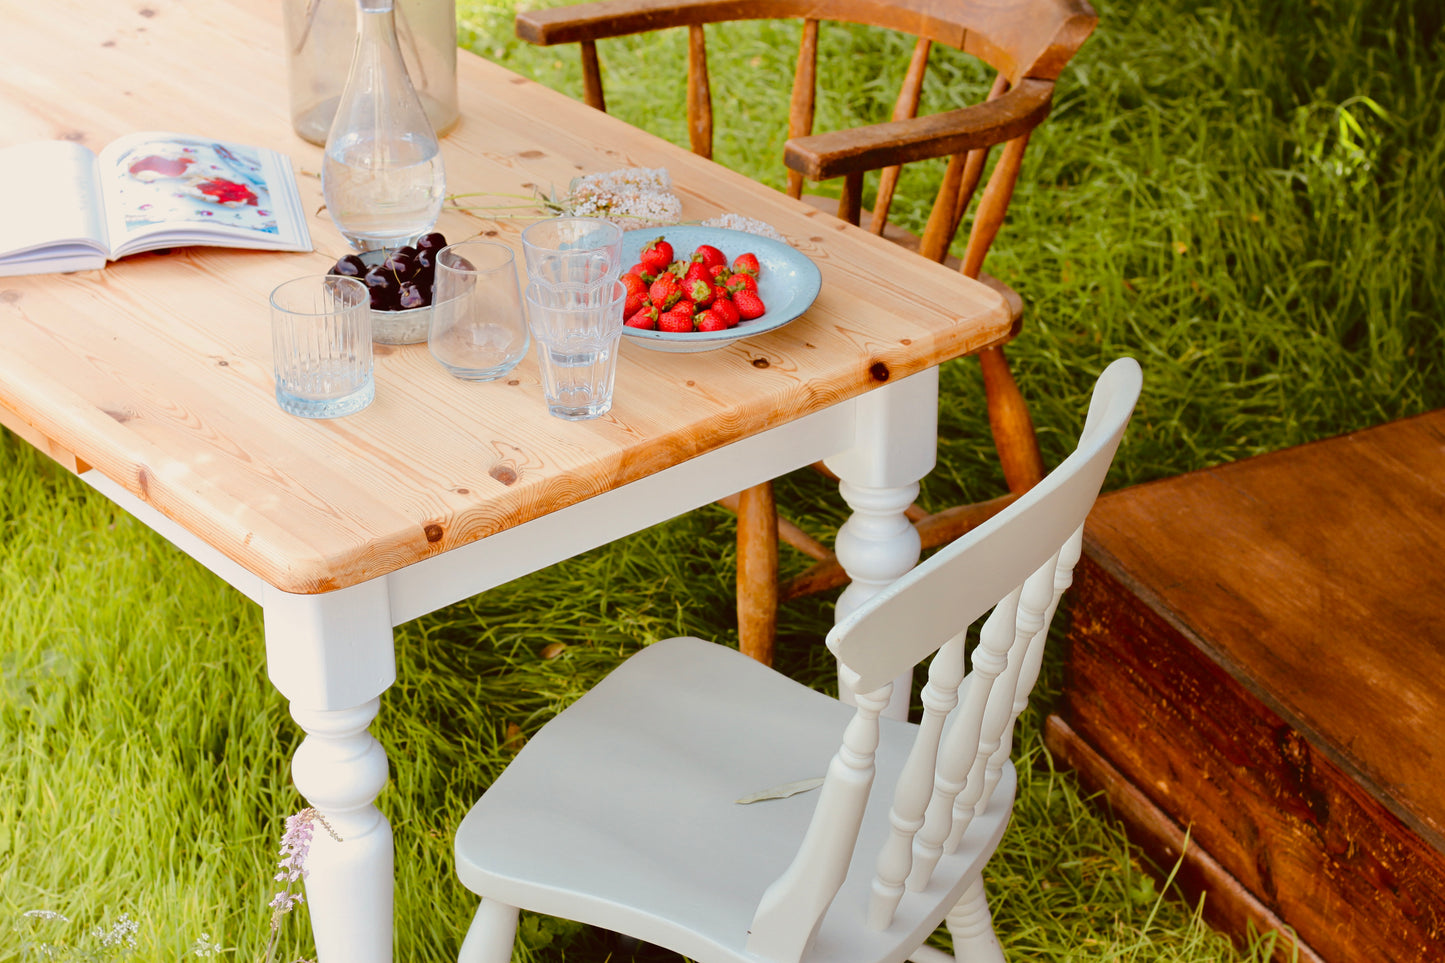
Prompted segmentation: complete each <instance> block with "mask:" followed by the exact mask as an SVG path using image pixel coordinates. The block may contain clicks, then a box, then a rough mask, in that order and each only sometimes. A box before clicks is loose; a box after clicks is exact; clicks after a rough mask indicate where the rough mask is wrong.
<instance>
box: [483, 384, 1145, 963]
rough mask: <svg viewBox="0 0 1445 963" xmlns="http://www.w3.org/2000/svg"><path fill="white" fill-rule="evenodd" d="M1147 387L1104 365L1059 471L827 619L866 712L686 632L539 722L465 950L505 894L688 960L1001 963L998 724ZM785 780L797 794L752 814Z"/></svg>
mask: <svg viewBox="0 0 1445 963" xmlns="http://www.w3.org/2000/svg"><path fill="white" fill-rule="evenodd" d="M1141 380H1142V379H1141V375H1140V371H1139V366H1138V365H1137V364H1136V363H1135V362H1134V361H1133V360H1132V359H1128V358H1125V359H1121V360H1119V361H1116V362H1115V363H1114V364H1113V365H1111V366H1110V367H1109V368H1108V369H1107V370H1106V371H1105V372H1104V374H1103V376H1102V377H1101V378H1100V379H1099V383H1098V385H1097V386H1096V388H1095V392H1094V399H1093V402H1092V404H1091V405H1090V409H1089V415H1088V419H1087V421H1086V423H1085V426H1084V431H1083V434H1082V437H1081V439H1080V442H1079V446H1078V449H1077V450H1076V451H1075V452H1074V453H1073V454H1072V455H1070V456H1069V457H1068V458H1067V459H1066V460H1065V461H1064V462H1063V464H1062V465H1060V466H1059V468H1058V469H1057V470H1055V471H1054V472H1053V473H1052V474H1051V475H1049V476H1048V477H1047V478H1046V479H1044V480H1043V481H1042V482H1041V483H1039V484H1038V485H1036V486H1035V487H1034V488H1033V489H1031V490H1030V491H1029V492H1028V493H1026V494H1025V495H1023V496H1021V497H1020V498H1019V499H1018V500H1017V501H1015V502H1014V504H1012V505H1011V506H1009V507H1008V508H1007V509H1005V510H1004V511H1003V512H1001V513H1000V514H998V515H996V516H994V517H993V518H991V519H989V520H988V521H986V522H984V523H983V524H982V525H980V526H978V527H977V528H975V529H973V530H972V531H971V532H969V533H968V534H967V535H965V536H964V537H963V538H962V539H960V540H959V541H956V542H954V543H953V544H952V545H949V546H947V547H946V548H944V549H942V550H940V551H939V552H938V553H937V554H935V555H934V556H933V557H932V558H930V559H929V560H928V561H926V562H924V563H923V564H922V565H920V566H919V567H918V568H916V569H914V570H913V571H912V572H910V573H909V574H907V575H905V576H904V577H903V578H901V579H899V580H898V581H897V582H896V583H895V584H894V585H892V586H890V587H889V588H888V589H886V590H884V591H883V592H881V593H879V594H878V595H876V596H874V597H873V598H871V599H869V600H868V601H867V602H865V603H864V605H863V606H862V607H861V608H860V609H858V610H857V611H855V612H854V613H852V614H851V615H850V616H849V617H848V618H847V619H845V620H844V621H843V622H841V623H839V624H838V625H837V626H835V627H834V628H833V630H832V631H831V632H829V634H828V640H827V641H828V647H829V648H830V649H831V650H832V651H833V653H834V654H835V655H836V656H837V658H838V661H839V664H840V666H841V673H840V676H841V678H842V680H843V684H844V685H846V686H847V688H848V689H849V690H850V691H851V693H852V694H853V695H854V697H855V699H856V703H857V707H856V708H853V707H850V706H848V705H845V704H844V703H843V702H840V701H838V700H835V699H832V698H829V697H828V696H826V695H823V694H821V693H818V692H815V691H813V690H811V689H808V688H806V687H804V686H802V685H799V684H797V683H795V682H793V681H791V680H790V679H788V678H786V677H784V676H783V675H781V674H779V673H778V672H776V671H774V670H773V669H771V668H769V667H767V666H764V665H761V664H759V663H758V662H756V661H754V660H752V659H749V658H747V657H746V656H744V655H742V654H740V653H738V652H737V651H736V650H734V649H731V648H727V647H724V646H720V645H715V644H713V643H710V642H704V641H702V640H700V639H693V638H679V639H670V640H668V641H665V642H658V643H655V644H653V645H651V646H649V647H647V648H646V649H644V650H642V651H641V652H640V653H638V654H637V655H634V656H633V657H632V658H630V659H628V660H627V661H626V662H625V663H623V664H622V665H621V666H620V667H619V668H618V669H617V670H616V671H614V672H613V673H612V674H611V675H609V676H608V677H607V678H606V679H604V680H603V681H602V682H601V683H599V684H598V685H597V686H596V687H595V688H593V689H592V691H590V692H588V693H587V694H586V695H585V696H583V697H582V698H581V699H579V700H578V701H577V702H575V703H573V705H572V706H571V707H569V708H568V709H566V710H565V711H563V712H562V713H561V714H560V715H559V716H557V717H556V718H555V719H553V720H552V721H551V722H549V723H548V724H547V725H545V726H544V727H543V728H542V729H541V731H540V732H538V733H537V734H536V735H535V736H534V737H533V738H532V739H531V740H530V741H529V742H528V743H527V745H526V746H524V747H523V749H522V751H521V752H520V753H518V755H517V757H516V758H515V759H514V760H513V761H512V763H511V764H510V765H509V766H508V767H507V769H506V770H505V771H504V772H503V773H502V775H501V776H500V777H499V778H498V779H497V781H496V782H495V783H494V784H493V785H492V787H491V788H490V789H488V790H487V791H486V792H485V793H484V794H483V796H482V798H481V799H480V800H479V801H478V802H477V804H476V805H475V806H473V807H472V809H471V811H470V812H469V813H468V814H467V816H466V818H465V819H464V820H463V821H462V824H461V826H460V828H459V829H458V831H457V837H456V859H457V873H458V875H459V876H460V877H461V880H462V882H463V883H464V884H465V885H466V886H467V888H469V889H471V890H472V891H473V892H474V893H477V894H478V895H479V896H481V897H482V902H481V906H480V908H479V909H478V911H477V914H476V917H475V919H474V921H473V922H472V925H471V929H470V930H469V932H468V933H467V936H466V939H465V941H464V943H463V945H462V949H461V955H460V959H461V961H462V963H507V961H508V960H510V959H511V955H512V943H513V939H514V936H515V931H516V925H517V912H518V908H519V907H524V908H527V909H529V910H533V911H536V912H540V913H544V914H548V915H553V916H562V917H566V918H570V919H574V920H580V921H582V922H585V923H588V924H591V925H595V926H601V927H604V928H607V929H611V930H615V931H618V932H621V933H625V934H627V935H629V936H633V937H636V938H638V939H641V940H645V941H647V942H649V943H655V944H659V945H661V946H664V947H667V948H669V949H671V950H673V951H675V952H677V953H681V954H683V955H684V956H687V957H690V958H692V959H695V960H699V961H702V963H743V961H747V963H758V961H759V960H767V961H776V963H785V961H786V963H793V961H799V960H805V959H806V960H823V959H827V960H837V961H859V963H862V961H874V963H881V961H891V963H896V961H899V960H902V959H904V958H905V957H908V958H909V959H913V960H919V961H944V960H948V959H949V958H948V956H947V955H946V954H944V953H942V952H940V951H937V950H931V949H929V948H926V947H923V948H921V947H922V944H923V942H924V940H925V939H926V938H927V937H928V936H929V935H930V934H931V933H932V932H933V931H934V929H935V928H937V926H938V925H939V924H940V923H941V922H944V921H945V920H946V922H947V925H948V927H949V930H950V932H951V933H952V936H953V941H954V946H955V948H956V952H957V955H958V958H959V959H960V960H970V961H974V960H978V961H1002V960H1003V955H1002V953H1001V951H1000V949H999V945H998V941H997V940H996V938H995V936H994V933H993V929H992V924H991V922H990V918H989V912H988V906H987V903H986V901H985V898H984V893H983V884H982V876H981V874H982V870H983V867H984V864H985V863H986V862H987V860H988V859H989V857H990V856H991V855H992V854H993V852H994V849H995V848H996V847H997V846H998V843H999V840H1000V838H1001V837H1002V835H1003V831H1004V828H1005V826H1006V825H1007V823H1008V818H1009V813H1010V811H1011V809H1012V806H1013V798H1014V784H1015V783H1014V780H1015V774H1014V770H1013V766H1012V763H1010V761H1009V751H1010V740H1011V733H1012V731H1013V723H1014V720H1015V719H1016V718H1017V716H1018V714H1019V713H1020V712H1021V711H1022V710H1023V708H1024V706H1025V705H1026V703H1027V700H1028V696H1029V692H1030V690H1031V689H1032V687H1033V684H1034V681H1035V679H1036V677H1037V675H1038V671H1039V664H1040V660H1041V658H1042V655H1043V646H1044V640H1045V638H1046V636H1047V634H1048V625H1049V621H1050V620H1051V619H1052V617H1053V614H1054V611H1055V609H1056V608H1057V606H1058V602H1059V597H1060V596H1061V595H1062V594H1063V592H1064V590H1065V589H1066V588H1067V587H1068V585H1069V583H1070V580H1071V578H1072V572H1073V567H1074V563H1075V562H1076V561H1077V560H1078V558H1079V553H1080V547H1081V543H1082V538H1083V523H1084V517H1085V516H1086V515H1087V514H1088V512H1089V509H1090V507H1091V506H1092V505H1093V503H1094V499H1095V497H1096V496H1097V495H1098V492H1099V488H1100V485H1101V484H1102V483H1103V480H1104V475H1105V473H1106V472H1107V471H1108V469H1109V464H1110V462H1111V460H1112V459H1113V456H1114V452H1115V449H1116V448H1117V447H1118V445H1119V440H1120V437H1121V436H1122V434H1123V432H1124V427H1125V425H1126V423H1127V422H1128V420H1129V416H1130V413H1131V412H1132V410H1133V407H1134V403H1135V401H1136V399H1137V398H1138V395H1139V390H1140V385H1141ZM989 609H992V610H993V611H992V614H990V615H989V617H988V619H987V620H986V621H985V622H984V624H983V627H982V629H981V631H980V633H979V636H978V641H977V642H976V644H975V645H974V646H973V653H972V656H971V658H970V659H969V660H968V661H969V662H970V668H969V671H968V673H967V674H966V675H965V672H964V665H965V638H966V636H967V635H968V630H969V627H970V625H971V624H972V623H973V622H974V620H975V619H977V618H979V617H980V616H981V615H982V614H983V613H985V612H987V611H989ZM935 652H936V653H937V655H936V656H935V658H934V659H933V661H932V663H931V665H930V667H929V671H928V684H927V686H926V687H925V688H924V690H923V693H922V701H923V707H924V709H923V717H922V721H921V722H920V723H918V724H916V725H915V724H911V723H907V722H901V721H897V720H892V719H880V718H879V712H880V710H881V709H882V708H883V707H884V706H885V705H887V703H888V701H889V695H890V690H891V688H892V682H891V681H890V680H892V679H895V678H897V677H898V676H899V675H900V673H904V672H906V671H908V670H909V668H910V667H911V666H913V665H915V664H917V663H918V662H920V661H922V660H923V659H925V658H927V657H928V656H929V655H932V654H933V653H935ZM840 736H841V745H840ZM830 758H831V762H830V761H829V760H830ZM824 775H826V779H818V778H816V777H821V776H824ZM805 780H811V781H812V782H813V783H821V790H820V791H819V792H818V793H817V794H814V793H812V792H811V791H808V790H806V789H803V786H807V785H809V783H808V782H803V781H805ZM800 782H801V783H802V785H801V786H800V785H798V784H799V783H800ZM777 787H788V788H789V789H791V790H802V791H800V792H797V793H796V794H794V795H790V796H786V798H769V799H767V800H765V801H761V802H754V803H751V804H745V803H744V797H747V796H749V795H751V794H755V793H759V792H765V791H767V790H771V789H775V788H777ZM777 795H783V793H782V792H780V793H778V794H777Z"/></svg>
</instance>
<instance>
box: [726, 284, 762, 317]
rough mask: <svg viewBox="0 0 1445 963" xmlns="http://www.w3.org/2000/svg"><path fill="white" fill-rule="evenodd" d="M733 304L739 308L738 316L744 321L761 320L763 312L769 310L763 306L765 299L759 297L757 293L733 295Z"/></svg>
mask: <svg viewBox="0 0 1445 963" xmlns="http://www.w3.org/2000/svg"><path fill="white" fill-rule="evenodd" d="M733 304H735V305H736V306H737V309H738V315H739V316H740V317H741V318H742V319H743V320H744V321H751V320H753V319H754V318H761V317H762V316H763V312H765V311H767V310H768V309H767V308H766V307H764V306H763V299H762V298H760V297H758V295H757V292H756V291H738V292H737V293H736V294H734V295H733Z"/></svg>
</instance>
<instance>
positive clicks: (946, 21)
mask: <svg viewBox="0 0 1445 963" xmlns="http://www.w3.org/2000/svg"><path fill="white" fill-rule="evenodd" d="M957 2H958V0H949V2H933V0H918V2H912V3H899V2H898V0H852V2H851V4H845V5H842V6H840V7H839V8H837V9H833V10H829V9H828V8H827V7H826V5H824V6H820V5H819V4H818V3H816V2H815V0H600V2H597V3H584V4H579V5H576V6H567V7H552V8H549V9H544V10H527V11H523V12H522V13H519V14H517V19H516V32H517V36H518V37H519V38H520V39H522V40H525V41H527V42H528V43H534V44H537V45H538V46H543V47H546V46H552V45H554V44H562V43H580V42H585V41H591V40H601V39H605V38H608V37H625V36H628V35H629V34H634V33H646V32H648V31H652V30H662V29H665V28H668V27H685V26H689V25H694V24H705V23H721V22H724V21H731V20H774V19H787V18H792V19H798V20H805V19H816V18H821V19H824V20H833V19H836V20H845V21H846V20H853V21H855V22H860V23H873V24H875V25H877V26H881V27H891V28H893V29H895V30H902V31H905V32H908V33H912V34H914V35H915V36H924V37H927V38H928V39H930V40H933V41H936V42H938V43H946V44H949V45H950V46H952V47H956V48H958V49H964V45H965V42H966V41H967V39H968V36H969V32H968V29H967V27H966V25H965V24H964V22H962V21H961V20H960V19H959V18H958V17H956V16H955V15H954V14H955V11H954V10H953V9H952V4H956V3H957ZM1086 35H1087V34H1086Z"/></svg>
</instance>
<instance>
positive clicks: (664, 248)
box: [637, 237, 672, 274]
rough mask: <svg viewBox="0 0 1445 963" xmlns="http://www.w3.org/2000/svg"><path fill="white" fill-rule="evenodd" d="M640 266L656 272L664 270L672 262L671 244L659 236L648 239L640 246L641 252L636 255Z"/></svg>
mask: <svg viewBox="0 0 1445 963" xmlns="http://www.w3.org/2000/svg"><path fill="white" fill-rule="evenodd" d="M637 259H638V260H639V261H641V262H642V266H643V267H644V268H646V269H647V270H648V271H649V272H651V273H653V274H656V273H658V272H659V271H664V270H666V269H667V266H668V265H669V264H671V263H672V245H671V244H669V243H667V241H665V240H663V239H662V238H661V237H657V238H654V239H653V240H651V241H648V242H647V244H645V245H644V246H643V248H642V253H640V254H638V255H637Z"/></svg>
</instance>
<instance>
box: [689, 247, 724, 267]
mask: <svg viewBox="0 0 1445 963" xmlns="http://www.w3.org/2000/svg"><path fill="white" fill-rule="evenodd" d="M692 259H693V261H694V262H701V263H702V265H703V267H706V268H711V267H727V263H728V257H727V255H726V254H724V253H723V252H722V251H719V250H718V249H717V248H715V247H713V246H712V245H711V244H699V245H698V246H697V250H695V251H693V252H692Z"/></svg>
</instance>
